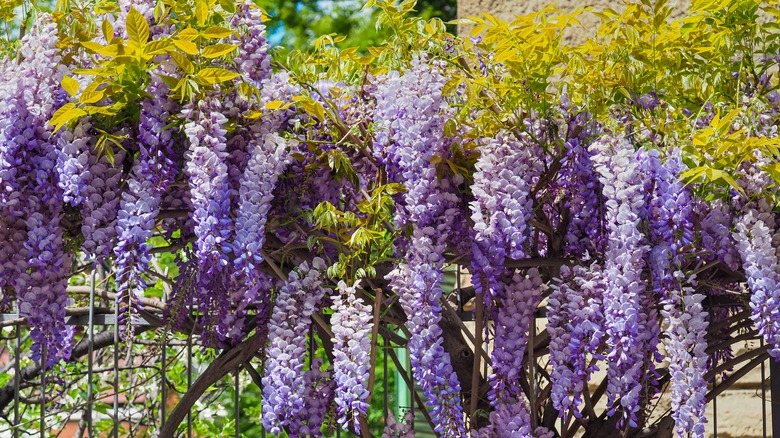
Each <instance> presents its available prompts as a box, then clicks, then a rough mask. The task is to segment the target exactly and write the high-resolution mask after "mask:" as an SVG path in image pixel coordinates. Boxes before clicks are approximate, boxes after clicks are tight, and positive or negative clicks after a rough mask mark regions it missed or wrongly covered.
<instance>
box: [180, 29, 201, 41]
mask: <svg viewBox="0 0 780 438" xmlns="http://www.w3.org/2000/svg"><path fill="white" fill-rule="evenodd" d="M197 37H198V31H197V30H195V29H193V28H191V27H188V28H186V29H184V30H183V31H181V32H179V34H178V35H176V39H177V40H181V41H193V40H195V38H197Z"/></svg>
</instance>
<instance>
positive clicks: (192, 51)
mask: <svg viewBox="0 0 780 438" xmlns="http://www.w3.org/2000/svg"><path fill="white" fill-rule="evenodd" d="M173 44H175V45H176V47H178V48H179V49H180V50H181V51H182V52H184V53H186V54H188V55H197V54H198V46H196V45H195V43H192V42H189V41H184V40H178V39H177V40H173Z"/></svg>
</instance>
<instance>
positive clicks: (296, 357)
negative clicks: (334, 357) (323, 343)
mask: <svg viewBox="0 0 780 438" xmlns="http://www.w3.org/2000/svg"><path fill="white" fill-rule="evenodd" d="M325 267H326V265H325V262H324V261H323V260H322V259H321V258H319V257H317V258H315V259H314V260H312V263H311V267H310V266H309V265H308V264H307V263H306V262H304V263H302V264H301V265H299V266H298V270H297V272H296V271H293V272H291V273H290V275H289V278H288V280H287V282H286V283H285V284H284V285H283V286H282V287H280V288H279V292H278V294H277V297H276V302H275V303H274V309H273V312H272V313H271V320H270V321H269V322H268V347H267V348H266V350H265V351H266V360H265V374H264V375H263V426H264V427H265V428H266V429H267V430H268V431H269V432H271V433H279V432H280V431H281V430H282V428H284V427H285V426H289V425H291V424H293V422H298V424H300V422H301V421H302V419H301V418H300V417H301V415H302V414H303V412H302V411H303V410H304V407H305V400H304V398H303V397H304V393H305V390H306V388H305V375H304V368H303V367H304V365H305V363H306V344H307V335H308V333H309V327H310V325H311V317H312V315H313V314H314V313H315V312H317V311H318V310H319V307H320V304H321V301H322V299H323V298H324V297H325V289H324V288H323V287H322V282H323V278H322V271H323V270H324V269H325ZM307 424H310V425H311V424H312V423H308V422H307Z"/></svg>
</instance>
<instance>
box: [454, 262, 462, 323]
mask: <svg viewBox="0 0 780 438" xmlns="http://www.w3.org/2000/svg"><path fill="white" fill-rule="evenodd" d="M456 266H457V269H458V271H457V272H456V273H455V287H456V288H457V289H458V313H459V314H460V313H463V291H462V290H461V289H460V287H461V283H460V265H456Z"/></svg>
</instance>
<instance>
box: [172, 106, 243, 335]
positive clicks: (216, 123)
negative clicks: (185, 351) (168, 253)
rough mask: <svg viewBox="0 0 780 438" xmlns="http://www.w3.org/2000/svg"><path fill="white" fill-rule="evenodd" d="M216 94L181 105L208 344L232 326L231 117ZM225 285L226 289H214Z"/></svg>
mask: <svg viewBox="0 0 780 438" xmlns="http://www.w3.org/2000/svg"><path fill="white" fill-rule="evenodd" d="M221 107H222V106H221V104H220V102H219V100H217V98H216V97H212V98H208V99H204V100H201V101H199V102H198V103H197V105H196V106H190V107H187V108H184V109H183V110H182V113H183V116H184V118H185V119H187V120H188V122H187V123H186V124H185V126H184V130H185V133H186V135H187V139H188V140H189V145H190V146H189V151H188V155H187V156H186V157H185V159H186V173H187V176H188V182H189V186H190V194H191V199H192V205H193V209H194V211H193V213H192V218H193V221H194V223H195V235H196V236H197V240H196V242H195V248H196V255H197V257H198V259H199V260H200V263H201V266H202V269H201V271H200V273H199V275H198V278H199V280H198V283H199V286H198V290H197V293H196V296H195V298H196V302H197V308H198V310H199V311H200V312H202V313H203V315H204V318H202V319H201V320H200V325H201V328H202V329H204V330H206V331H210V332H211V333H210V334H209V336H207V337H206V338H205V342H206V343H207V344H208V345H213V346H216V345H218V344H220V343H221V342H223V340H224V339H225V337H226V333H227V332H228V331H229V329H230V328H229V327H228V325H227V319H226V318H227V316H228V314H229V305H230V300H229V296H228V295H229V294H228V293H227V292H226V291H224V286H225V283H226V282H223V281H222V276H224V275H229V274H228V271H227V270H226V268H227V266H228V265H229V264H230V259H229V257H228V254H229V253H230V252H231V247H230V239H231V236H232V233H233V229H232V228H233V220H232V218H231V217H230V184H229V181H228V167H227V164H226V162H225V161H226V159H227V152H226V141H227V138H226V135H227V131H226V129H225V126H224V125H225V124H226V123H227V118H226V117H225V116H224V115H223V114H222V112H221V111H220V110H221ZM215 289H216V290H218V289H223V292H222V293H214V290H215Z"/></svg>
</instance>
